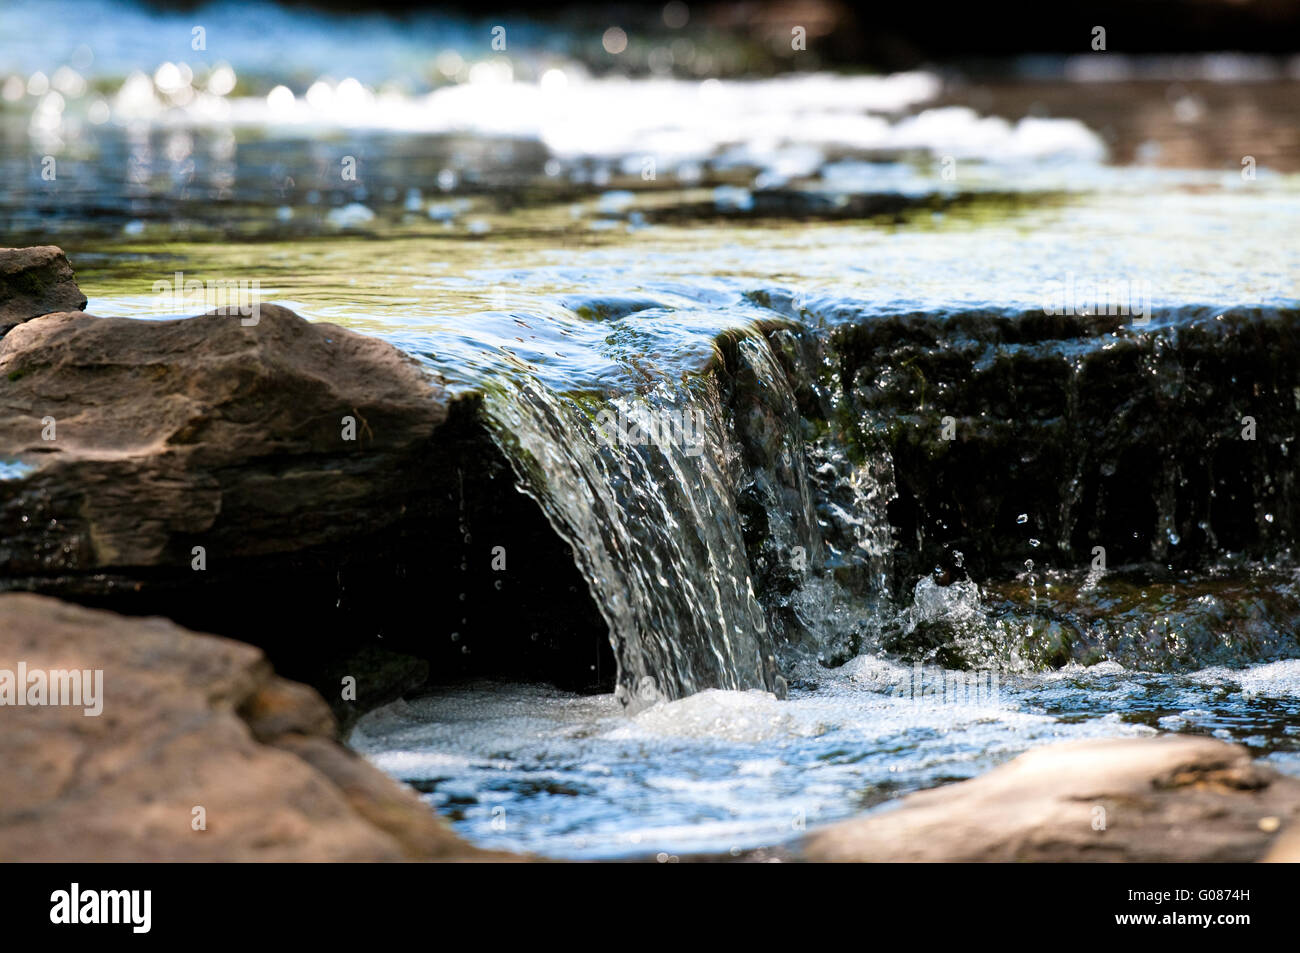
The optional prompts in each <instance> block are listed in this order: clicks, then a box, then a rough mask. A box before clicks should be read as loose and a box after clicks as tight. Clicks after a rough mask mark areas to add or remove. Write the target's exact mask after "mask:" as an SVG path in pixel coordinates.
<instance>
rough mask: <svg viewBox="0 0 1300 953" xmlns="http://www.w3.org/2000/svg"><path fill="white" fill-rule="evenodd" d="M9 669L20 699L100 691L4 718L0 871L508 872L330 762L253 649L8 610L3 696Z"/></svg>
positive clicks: (52, 606)
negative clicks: (79, 688) (293, 864)
mask: <svg viewBox="0 0 1300 953" xmlns="http://www.w3.org/2000/svg"><path fill="white" fill-rule="evenodd" d="M20 663H21V664H22V665H23V667H24V669H25V672H26V673H27V679H28V680H29V684H33V682H32V681H31V680H32V673H35V672H41V673H48V672H51V671H58V670H72V669H76V670H79V671H86V672H90V673H102V681H100V680H99V679H98V678H93V679H92V678H87V679H85V684H86V685H87V686H89V685H91V684H92V682H97V683H98V689H99V690H98V692H96V693H93V694H94V697H93V698H91V697H87V696H86V694H85V693H80V694H79V695H78V696H77V697H75V698H74V697H73V696H72V695H71V694H69V695H68V696H67V697H66V699H65V698H62V697H61V698H60V699H59V700H61V701H62V700H67V701H74V702H80V704H59V705H53V704H49V702H52V701H54V700H55V699H54V698H53V697H52V696H51V695H47V696H46V699H45V700H46V704H43V705H40V706H37V705H33V704H27V705H23V706H19V707H8V706H10V705H13V702H14V699H12V698H9V699H8V700H7V701H6V708H5V711H4V731H2V732H0V760H2V761H3V763H4V765H5V769H4V771H2V772H0V861H7V862H12V861H24V860H25V861H78V862H84V861H403V860H479V859H493V858H496V859H507V858H514V855H508V854H492V853H489V852H485V851H480V850H477V849H475V848H473V847H470V846H469V845H467V844H465V843H464V842H463V841H461V840H460V838H458V837H457V836H456V835H454V834H452V833H451V832H450V831H449V830H448V829H447V828H446V826H445V825H444V824H443V822H442V821H440V820H438V819H437V818H436V817H435V816H434V814H433V813H432V812H431V811H429V809H428V808H427V807H426V806H425V805H424V804H423V803H422V802H421V801H420V799H419V797H418V796H417V795H416V794H415V792H413V791H412V790H410V789H409V788H406V787H403V786H402V785H400V784H398V783H397V782H395V781H393V780H391V779H389V778H388V777H386V776H385V775H383V774H382V773H381V772H380V771H378V770H377V769H376V768H373V767H371V766H370V765H369V764H368V763H367V762H366V761H364V760H363V759H361V758H360V757H359V756H357V755H355V754H352V753H351V752H349V751H347V750H346V749H345V748H343V747H342V746H341V745H340V744H338V742H337V741H336V740H335V736H334V722H333V719H332V717H331V716H330V712H329V709H328V707H327V706H326V705H325V702H324V701H323V700H322V699H321V697H320V696H319V695H317V694H316V692H314V691H313V690H312V689H310V688H308V687H307V686H305V685H300V684H297V683H294V682H289V681H286V680H284V679H283V678H280V677H279V676H277V675H276V674H275V672H274V671H273V670H272V668H271V666H270V664H269V663H268V662H267V660H266V657H265V656H264V655H263V654H262V653H261V652H260V651H258V650H257V649H256V648H254V647H253V646H250V645H245V644H243V643H240V642H235V641H232V640H230V639H224V638H218V637H215V636H208V635H199V634H196V633H194V632H189V631H187V630H185V629H182V628H180V627H179V626H177V625H174V624H172V623H171V622H168V621H166V620H163V619H157V618H149V619H128V618H124V617H121V616H117V615H114V614H112V613H108V612H103V611H98V610H91V609H84V608H81V607H78V606H72V605H68V604H65V603H61V602H58V601H57V600H54V599H49V598H45V597H42V596H34V595H26V594H8V595H4V596H0V694H3V691H4V690H8V691H11V692H12V691H13V690H14V689H15V686H14V682H13V681H9V682H8V683H7V684H6V683H5V679H6V674H7V673H13V674H11V675H9V678H10V679H11V680H12V679H13V678H15V677H16V673H17V671H18V667H19V665H20ZM26 687H27V686H24V685H22V684H17V686H16V688H17V690H19V691H21V690H23V689H24V688H26ZM27 696H28V697H27V700H28V701H31V700H32V699H33V698H34V696H32V695H31V691H30V689H29V690H28V693H27ZM96 708H98V709H99V711H98V713H91V714H88V711H90V712H93V711H94V709H96Z"/></svg>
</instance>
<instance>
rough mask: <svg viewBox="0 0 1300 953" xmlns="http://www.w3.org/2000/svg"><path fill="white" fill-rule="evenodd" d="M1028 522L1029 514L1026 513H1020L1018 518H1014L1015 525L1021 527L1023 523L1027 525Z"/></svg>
mask: <svg viewBox="0 0 1300 953" xmlns="http://www.w3.org/2000/svg"><path fill="white" fill-rule="evenodd" d="M1028 522H1029V514H1028V513H1021V514H1020V515H1019V516H1017V517H1016V523H1018V524H1019V525H1021V526H1023V525H1024V524H1025V523H1028Z"/></svg>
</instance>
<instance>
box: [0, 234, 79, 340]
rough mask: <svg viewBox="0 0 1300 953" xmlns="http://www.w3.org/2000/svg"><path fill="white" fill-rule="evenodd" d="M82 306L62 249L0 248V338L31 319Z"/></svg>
mask: <svg viewBox="0 0 1300 953" xmlns="http://www.w3.org/2000/svg"><path fill="white" fill-rule="evenodd" d="M85 306H86V296H85V295H83V294H82V293H81V289H80V288H78V287H77V282H76V279H75V278H74V276H73V273H72V266H71V265H70V264H68V259H67V258H66V257H65V256H64V254H63V250H62V249H60V248H56V247H55V246H53V245H38V246H36V247H34V248H0V335H2V334H4V333H5V332H6V331H8V330H9V329H10V328H12V327H13V326H14V325H17V324H22V323H23V322H24V321H27V320H30V319H31V318H38V317H40V316H41V315H43V314H49V313H51V312H53V311H79V310H81V309H82V308H84V307H85Z"/></svg>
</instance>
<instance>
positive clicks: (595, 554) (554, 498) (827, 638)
mask: <svg viewBox="0 0 1300 953" xmlns="http://www.w3.org/2000/svg"><path fill="white" fill-rule="evenodd" d="M786 363H787V366H788V361H787V362H786ZM800 383H801V384H804V385H806V384H808V383H809V381H808V380H804V381H802V382H800ZM485 407H486V412H487V417H488V420H489V426H490V428H491V431H492V434H493V439H494V440H495V441H496V442H497V445H498V446H499V447H500V448H501V449H502V451H503V452H504V453H505V455H506V456H507V458H508V459H509V460H510V461H511V464H512V466H513V467H514V470H515V474H516V477H517V478H518V484H519V489H520V490H521V491H523V492H525V493H527V494H528V495H530V496H531V497H533V498H534V499H535V500H536V501H537V503H538V504H539V506H540V507H541V509H542V510H543V512H544V513H545V515H546V518H547V519H548V521H549V522H550V524H551V526H552V528H553V529H554V530H555V531H556V533H558V534H559V535H560V536H562V537H563V538H564V539H565V540H566V542H568V543H569V544H570V545H571V547H572V549H573V552H574V558H575V560H576V561H577V563H578V567H579V569H580V570H581V571H582V573H583V575H584V577H585V578H586V580H587V583H588V586H589V587H590V590H591V594H592V597H593V599H594V601H595V603H596V605H597V606H599V607H600V610H601V612H602V614H603V615H604V618H605V621H606V622H607V623H608V626H609V631H610V638H611V642H612V644H613V647H614V654H615V657H616V659H617V661H618V666H619V672H618V676H617V682H616V689H615V693H616V695H617V697H618V698H619V700H620V701H621V702H622V703H623V704H624V705H625V706H626V707H628V708H629V709H631V710H639V709H641V708H644V707H646V706H648V705H650V704H653V703H654V702H655V701H657V700H659V699H661V698H665V699H676V698H680V697H682V696H685V695H688V694H691V693H692V692H695V691H698V690H700V689H704V688H728V689H754V688H757V689H764V690H767V691H771V692H774V693H776V694H777V695H778V696H782V695H784V693H785V689H786V676H785V675H784V674H783V669H784V667H785V666H786V665H787V664H788V663H789V662H790V661H791V660H792V659H794V658H797V657H799V656H808V655H821V654H822V653H823V652H824V651H825V650H826V648H827V646H828V645H829V644H830V643H831V642H832V641H833V640H834V639H835V638H837V636H838V634H839V633H838V632H837V630H842V628H843V626H844V625H845V618H846V616H845V613H846V612H847V611H848V610H846V609H844V608H843V604H844V603H845V600H846V599H847V597H848V592H847V590H845V589H844V588H843V587H841V586H840V585H839V583H838V582H836V580H835V578H834V576H833V573H834V572H835V571H836V570H837V569H838V570H841V571H842V570H843V569H844V567H845V566H846V565H848V564H849V563H851V562H853V560H854V559H856V558H857V556H855V555H853V554H846V553H844V552H841V551H838V550H836V548H835V547H833V546H828V545H827V542H826V540H825V539H824V536H823V529H824V528H825V527H827V526H831V525H832V524H838V523H844V522H845V521H847V522H849V523H853V524H854V526H855V527H856V530H855V529H853V528H850V529H849V530H848V533H849V536H850V537H851V538H853V539H854V543H853V546H852V548H853V549H854V550H855V552H856V554H857V555H858V556H861V557H862V558H864V559H868V560H870V559H874V560H876V561H877V562H879V560H880V559H881V558H883V556H884V553H883V552H882V551H881V545H882V544H881V539H882V536H881V532H882V530H881V528H880V527H879V526H868V525H863V523H862V519H863V514H862V513H849V512H841V513H840V515H839V516H838V517H835V518H833V519H830V520H828V519H827V518H826V514H825V513H824V512H819V510H821V511H824V510H825V509H826V504H824V503H823V502H820V501H821V498H822V496H824V493H825V491H826V490H827V488H828V485H833V486H835V487H840V488H841V489H843V490H844V491H845V492H847V493H848V494H849V497H850V499H852V498H853V495H854V494H857V497H856V498H857V499H858V500H859V501H862V500H864V499H865V497H864V496H863V494H864V492H865V491H864V489H863V477H864V472H865V471H864V469H863V468H862V467H855V466H854V465H852V464H850V463H849V462H848V461H847V459H846V458H844V456H843V454H842V453H840V454H838V455H836V454H833V453H832V452H831V451H830V450H829V449H828V444H827V441H826V440H823V441H822V443H821V445H820V446H819V447H818V448H817V452H816V455H815V457H813V456H810V453H809V444H807V442H806V441H805V438H804V432H803V430H804V421H803V419H802V417H801V415H800V411H799V406H798V400H797V398H796V394H795V391H794V389H793V388H792V386H791V382H790V380H789V379H788V377H787V370H786V369H785V368H783V366H782V362H781V361H779V360H778V358H777V355H776V354H774V352H773V350H772V346H771V344H770V342H769V340H768V338H767V337H766V336H765V335H763V334H762V333H760V332H758V331H756V330H755V331H746V332H737V333H735V334H732V335H725V336H723V337H722V338H721V339H719V342H718V354H717V356H716V358H715V361H714V364H713V366H712V367H711V368H710V369H709V371H708V372H706V373H703V374H696V375H683V376H681V377H680V378H677V379H673V378H671V377H664V378H662V379H659V380H657V381H655V382H654V383H653V384H652V385H649V386H647V387H646V388H644V389H643V390H642V391H641V392H632V393H626V394H619V395H613V396H593V395H591V394H587V393H584V394H564V393H559V392H557V391H555V390H554V389H552V388H548V387H547V386H545V385H544V384H543V383H542V382H541V381H539V380H537V379H536V378H534V377H530V376H520V375H516V376H515V377H514V378H513V379H512V381H511V383H510V384H509V385H508V386H504V387H500V388H496V389H494V390H493V391H492V392H491V393H490V394H489V395H488V397H487V400H486V404H485ZM813 459H815V460H816V462H817V465H818V467H819V468H820V472H819V473H817V474H812V473H810V469H809V463H810V460H813ZM873 485H874V484H873ZM829 505H830V506H832V507H833V508H837V509H841V510H842V508H843V506H844V503H843V502H842V501H840V502H832V503H831V504H829ZM849 505H850V507H851V506H852V504H851V503H850V504H849ZM866 512H867V513H868V514H870V513H871V512H872V510H871V509H870V508H868V509H867V511H866ZM876 516H878V517H883V510H879V508H877V512H876ZM843 531H844V527H843V526H837V527H836V532H837V533H842V532H843ZM855 532H856V536H854V533H855ZM883 533H884V537H883V538H885V539H887V538H888V524H887V523H885V524H884V530H883ZM846 555H847V557H848V558H847V559H846ZM877 568H878V567H877ZM837 654H838V653H837Z"/></svg>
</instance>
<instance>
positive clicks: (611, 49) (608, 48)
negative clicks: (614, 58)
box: [600, 26, 627, 55]
mask: <svg viewBox="0 0 1300 953" xmlns="http://www.w3.org/2000/svg"><path fill="white" fill-rule="evenodd" d="M600 45H601V46H603V47H604V48H605V52H606V53H612V54H614V55H618V54H619V53H622V52H623V51H624V50H626V49H627V34H626V33H625V32H624V31H623V30H622V29H621V28H619V27H616V26H612V27H610V28H609V29H608V30H606V31H605V35H604V36H602V37H601V38H600Z"/></svg>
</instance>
